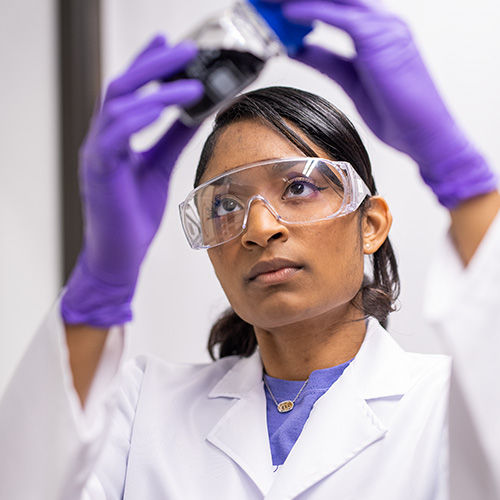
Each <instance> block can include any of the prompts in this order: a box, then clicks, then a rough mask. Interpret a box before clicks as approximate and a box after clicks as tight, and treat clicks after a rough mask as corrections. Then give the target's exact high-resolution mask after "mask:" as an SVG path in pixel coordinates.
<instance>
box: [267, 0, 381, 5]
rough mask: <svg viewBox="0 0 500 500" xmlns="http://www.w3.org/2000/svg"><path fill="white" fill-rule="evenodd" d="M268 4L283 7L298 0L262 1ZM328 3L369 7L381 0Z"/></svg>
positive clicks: (351, 0)
mask: <svg viewBox="0 0 500 500" xmlns="http://www.w3.org/2000/svg"><path fill="white" fill-rule="evenodd" d="M262 1H263V2H267V3H281V4H283V5H285V4H288V3H293V2H295V1H296V0H262ZM327 1H328V3H336V4H344V5H361V6H367V5H370V4H377V3H379V0H327Z"/></svg>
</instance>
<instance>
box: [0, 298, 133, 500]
mask: <svg viewBox="0 0 500 500" xmlns="http://www.w3.org/2000/svg"><path fill="white" fill-rule="evenodd" d="M124 337H125V334H124V332H123V329H122V328H113V329H111V331H110V333H109V335H108V339H107V342H106V346H105V349H104V352H103V356H102V359H101V361H100V364H99V367H98V370H97V373H96V378H95V380H94V383H93V385H92V388H91V391H90V394H89V399H88V403H87V404H86V407H85V411H83V409H82V407H81V405H80V401H79V399H78V395H77V393H76V391H75V389H74V387H73V380H72V375H71V369H70V367H69V361H68V352H67V346H66V340H65V331H64V325H63V323H62V320H61V317H60V314H59V303H57V304H56V305H55V306H54V308H53V310H52V311H51V312H50V314H49V315H48V317H47V318H46V320H45V322H44V324H43V325H42V327H41V329H40V331H39V332H38V333H37V334H36V336H35V338H34V340H33V342H32V343H31V345H30V347H29V348H28V350H27V352H26V354H25V355H24V358H23V360H22V362H21V364H20V365H19V367H18V369H17V371H16V373H15V374H14V377H13V379H12V381H11V383H10V386H9V387H8V389H7V391H6V393H5V395H4V398H3V399H2V401H1V403H0V464H1V465H0V498H2V499H3V498H5V499H7V498H8V499H9V500H18V499H19V500H21V499H22V500H25V499H26V500H27V499H34V498H36V499H40V500H41V499H47V500H58V499H72V500H73V499H74V500H77V499H79V498H81V496H82V492H83V489H84V485H85V483H86V482H87V481H88V479H89V477H90V474H91V471H92V469H93V467H94V464H95V462H96V460H97V457H98V455H99V451H100V449H101V447H102V444H103V441H104V439H105V437H106V433H107V427H108V426H109V423H110V419H111V409H112V408H113V407H114V405H115V399H116V393H117V387H118V378H119V375H118V374H119V371H120V366H121V363H122V359H123V357H124V343H125V338H124Z"/></svg>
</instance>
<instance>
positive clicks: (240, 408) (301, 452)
mask: <svg viewBox="0 0 500 500" xmlns="http://www.w3.org/2000/svg"><path fill="white" fill-rule="evenodd" d="M406 356H408V355H407V354H406V353H405V352H404V351H403V350H402V349H401V348H400V347H399V346H398V345H397V343H396V342H395V341H394V340H393V339H392V338H391V337H390V335H389V334H388V333H387V332H386V331H385V330H384V329H383V328H382V327H381V326H380V325H379V323H378V322H377V321H376V320H370V321H369V322H368V324H367V333H366V336H365V340H364V341H363V344H362V346H361V349H360V350H359V352H358V354H357V356H356V358H355V359H354V360H353V361H352V363H351V364H350V365H349V367H348V368H347V369H346V370H345V371H344V373H343V375H342V376H341V377H340V378H339V380H338V381H337V382H336V383H335V384H333V386H332V387H331V388H330V389H329V390H328V391H327V392H326V394H325V395H324V396H323V397H322V398H321V399H320V400H318V402H317V403H316V405H315V406H314V408H313V411H312V412H311V415H310V417H309V419H308V421H307V422H306V425H305V427H304V429H303V431H302V434H301V435H300V437H299V439H298V441H297V442H296V444H295V446H294V447H293V449H292V451H291V452H290V455H289V456H288V458H287V460H286V462H285V464H284V465H283V466H282V467H281V469H280V471H279V473H278V474H276V475H274V476H273V474H272V458H271V452H270V447H269V438H268V433H267V422H266V399H265V392H264V388H263V383H262V370H263V367H262V361H261V359H260V354H259V352H258V351H257V352H256V353H255V354H254V355H252V356H251V357H249V358H242V359H241V360H239V361H238V362H237V363H236V364H235V365H234V366H233V368H232V369H231V370H230V371H229V372H227V373H226V374H225V375H224V377H223V378H222V379H221V380H220V381H219V382H218V383H217V384H216V385H215V386H214V388H213V390H212V391H211V392H210V394H209V398H219V397H225V398H236V399H238V401H237V402H236V403H235V404H234V405H233V406H232V407H231V408H230V410H229V411H227V412H226V413H225V414H224V415H223V416H222V418H221V419H220V420H219V421H218V422H217V423H216V425H215V426H214V427H213V428H212V430H211V432H210V433H209V435H208V440H209V441H210V442H211V443H212V444H214V445H215V446H217V447H218V448H219V449H220V450H221V451H223V452H224V453H226V454H227V455H228V456H229V457H231V458H232V459H233V460H234V461H235V462H236V463H237V464H238V465H239V466H240V467H241V468H242V469H243V470H244V471H245V472H246V473H247V474H248V475H249V477H250V478H251V479H252V480H253V481H254V483H255V484H256V485H257V486H258V488H259V489H260V490H261V492H262V494H263V495H264V496H265V497H266V498H268V499H274V498H276V499H278V498H294V497H296V496H297V495H299V494H300V493H301V492H303V491H305V490H306V489H308V488H310V487H311V486H313V485H314V484H315V483H317V482H318V481H320V480H321V479H323V478H324V477H326V476H327V475H329V474H331V473H333V472H334V471H335V470H337V469H339V468H340V467H342V466H343V465H345V464H346V463H347V462H349V461H350V460H352V459H353V458H354V457H355V456H356V455H358V454H360V453H362V452H363V450H365V449H366V448H367V447H369V446H370V445H372V444H373V443H374V442H376V441H378V440H380V439H382V438H383V437H384V435H385V433H386V432H387V429H386V427H385V426H384V424H383V423H382V422H381V421H380V420H379V419H378V418H377V416H376V415H375V414H374V412H373V411H372V410H371V409H370V406H369V404H368V400H372V399H377V398H386V397H388V398H391V397H393V396H398V395H403V394H404V393H405V392H406V391H407V390H408V389H409V387H410V386H411V384H412V378H413V377H412V376H411V372H410V371H409V369H408V368H407V367H406V361H407V358H406ZM325 415H328V418H327V419H325Z"/></svg>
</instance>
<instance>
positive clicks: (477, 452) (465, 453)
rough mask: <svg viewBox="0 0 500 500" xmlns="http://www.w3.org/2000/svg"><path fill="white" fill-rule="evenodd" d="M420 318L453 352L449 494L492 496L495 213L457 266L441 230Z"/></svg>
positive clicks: (496, 466) (497, 407) (495, 467)
mask: <svg viewBox="0 0 500 500" xmlns="http://www.w3.org/2000/svg"><path fill="white" fill-rule="evenodd" d="M425 313H426V317H427V318H428V320H429V321H430V322H431V324H432V325H433V326H434V328H435V329H436V331H437V333H438V334H439V336H440V337H441V339H442V340H443V342H444V344H445V346H446V348H447V350H448V352H449V354H451V355H452V356H453V378H452V388H451V402H450V404H451V408H450V411H451V419H450V427H451V429H450V439H451V443H450V444H451V450H452V457H451V466H452V475H451V479H452V483H451V491H452V497H451V498H452V499H453V500H458V499H462V498H463V499H469V498H481V499H482V500H487V499H488V500H489V499H490V498H491V499H496V500H498V498H500V424H499V423H500V389H499V387H498V383H499V380H500V357H499V354H500V214H499V215H498V216H497V217H496V219H495V220H494V221H493V223H492V225H491V227H490V228H489V230H488V233H487V234H486V236H485V237H484V239H483V241H482V242H481V245H480V247H479V248H478V250H477V251H476V253H475V255H474V257H473V259H472V260H471V262H470V263H469V265H468V266H467V267H466V268H464V266H463V265H462V262H461V260H460V258H459V256H458V254H457V252H456V250H455V247H454V245H453V243H452V241H451V239H450V237H448V239H447V241H446V242H445V245H444V247H443V248H442V249H441V252H440V254H439V255H438V256H437V258H436V259H435V261H434V263H433V266H432V267H431V273H430V276H429V281H428V290H427V294H426V305H425Z"/></svg>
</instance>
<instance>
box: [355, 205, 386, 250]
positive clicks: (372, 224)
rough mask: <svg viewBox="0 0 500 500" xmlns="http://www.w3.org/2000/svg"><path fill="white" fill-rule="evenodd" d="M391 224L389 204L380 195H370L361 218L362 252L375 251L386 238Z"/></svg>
mask: <svg viewBox="0 0 500 500" xmlns="http://www.w3.org/2000/svg"><path fill="white" fill-rule="evenodd" d="M391 225H392V214H391V212H390V210H389V205H387V202H386V201H385V200H384V198H382V197H381V196H372V197H371V198H370V199H369V200H368V201H367V206H366V208H365V213H364V218H363V226H362V227H363V234H362V236H363V252H364V253H365V254H372V253H375V252H376V251H377V250H378V249H379V248H380V247H381V245H382V243H384V241H385V240H386V239H387V235H388V234H389V229H390V228H391Z"/></svg>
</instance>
